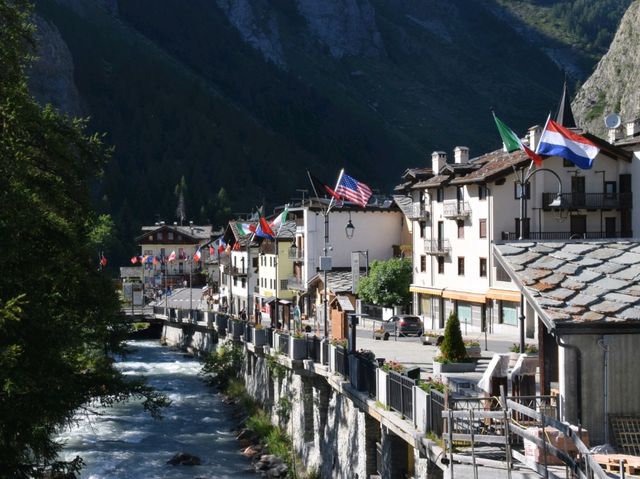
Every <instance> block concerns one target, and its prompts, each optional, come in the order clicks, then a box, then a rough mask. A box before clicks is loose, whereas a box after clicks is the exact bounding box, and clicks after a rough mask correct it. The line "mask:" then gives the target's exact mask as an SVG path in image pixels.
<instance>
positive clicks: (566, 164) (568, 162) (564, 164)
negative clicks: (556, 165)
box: [562, 158, 576, 168]
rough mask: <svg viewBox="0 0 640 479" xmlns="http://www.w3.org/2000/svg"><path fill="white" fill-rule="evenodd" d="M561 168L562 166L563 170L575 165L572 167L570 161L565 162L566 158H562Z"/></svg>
mask: <svg viewBox="0 0 640 479" xmlns="http://www.w3.org/2000/svg"><path fill="white" fill-rule="evenodd" d="M562 166H564V167H565V168H573V167H574V166H576V165H574V164H573V162H572V161H571V160H567V159H566V158H564V159H563V160H562Z"/></svg>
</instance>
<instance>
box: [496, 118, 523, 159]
mask: <svg viewBox="0 0 640 479" xmlns="http://www.w3.org/2000/svg"><path fill="white" fill-rule="evenodd" d="M493 119H494V120H495V121H496V126H497V127H498V133H500V137H501V138H502V143H504V147H505V148H506V150H507V151H508V152H509V153H511V152H512V151H516V150H522V149H523V148H522V142H521V141H520V138H518V135H516V134H515V133H514V132H513V131H512V130H511V128H509V127H508V126H507V125H505V124H504V123H502V121H501V120H500V119H499V118H498V117H497V116H496V114H495V113H494V114H493Z"/></svg>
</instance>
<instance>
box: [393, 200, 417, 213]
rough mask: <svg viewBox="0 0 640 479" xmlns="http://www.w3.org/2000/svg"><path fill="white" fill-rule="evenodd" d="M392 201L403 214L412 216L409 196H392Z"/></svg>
mask: <svg viewBox="0 0 640 479" xmlns="http://www.w3.org/2000/svg"><path fill="white" fill-rule="evenodd" d="M393 201H395V202H396V204H397V205H398V208H400V210H401V211H402V212H403V213H404V214H405V216H411V215H412V214H413V199H411V197H410V196H404V195H393Z"/></svg>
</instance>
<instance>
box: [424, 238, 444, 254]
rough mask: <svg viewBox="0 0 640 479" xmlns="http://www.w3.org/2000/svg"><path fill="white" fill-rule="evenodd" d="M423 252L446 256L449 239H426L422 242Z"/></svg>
mask: <svg viewBox="0 0 640 479" xmlns="http://www.w3.org/2000/svg"><path fill="white" fill-rule="evenodd" d="M424 250H425V253H426V254H428V255H432V256H447V255H448V254H449V253H450V252H451V245H450V244H449V240H447V239H445V240H426V241H425V243H424Z"/></svg>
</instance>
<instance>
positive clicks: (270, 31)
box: [217, 0, 286, 67]
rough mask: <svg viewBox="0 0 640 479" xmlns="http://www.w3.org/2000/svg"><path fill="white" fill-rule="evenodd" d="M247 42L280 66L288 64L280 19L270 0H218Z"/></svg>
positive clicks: (219, 5)
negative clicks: (283, 46) (282, 42)
mask: <svg viewBox="0 0 640 479" xmlns="http://www.w3.org/2000/svg"><path fill="white" fill-rule="evenodd" d="M217 4H218V7H220V9H221V10H222V11H223V12H224V14H225V15H226V16H227V18H228V19H229V22H230V23H231V24H232V25H233V26H234V27H235V28H236V29H237V30H238V32H239V33H240V35H241V36H242V38H243V39H244V41H245V42H247V43H248V44H249V45H251V46H252V47H253V48H255V49H256V50H258V51H259V52H260V53H262V56H263V57H264V58H265V59H266V60H268V61H270V62H272V63H275V64H276V65H278V66H280V67H285V66H286V61H285V58H284V53H283V51H282V44H281V43H280V32H279V30H278V21H277V19H276V17H275V15H274V13H273V9H272V8H271V7H270V5H269V1H268V0H257V1H256V0H217Z"/></svg>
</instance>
